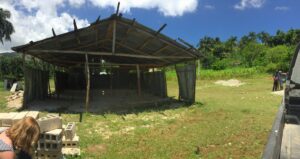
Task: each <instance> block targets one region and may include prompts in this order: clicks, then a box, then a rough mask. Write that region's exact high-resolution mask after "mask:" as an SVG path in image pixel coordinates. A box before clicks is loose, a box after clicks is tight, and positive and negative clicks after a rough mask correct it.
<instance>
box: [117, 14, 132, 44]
mask: <svg viewBox="0 0 300 159" xmlns="http://www.w3.org/2000/svg"><path fill="white" fill-rule="evenodd" d="M134 24H135V18H133V20H132V23H131V25H130V26H129V27H128V29H127V30H126V33H125V36H124V37H123V38H122V40H121V41H120V43H121V44H123V43H124V41H126V40H127V37H128V34H129V32H130V31H131V30H132V29H133V28H134Z"/></svg>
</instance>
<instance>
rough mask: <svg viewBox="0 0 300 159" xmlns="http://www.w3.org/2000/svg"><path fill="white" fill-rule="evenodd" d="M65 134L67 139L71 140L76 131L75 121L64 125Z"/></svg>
mask: <svg viewBox="0 0 300 159" xmlns="http://www.w3.org/2000/svg"><path fill="white" fill-rule="evenodd" d="M64 132H65V136H66V139H67V140H72V139H73V138H74V136H75V133H76V127H75V122H70V123H68V124H67V126H66V127H65V131H64Z"/></svg>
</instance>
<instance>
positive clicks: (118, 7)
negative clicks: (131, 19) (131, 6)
mask: <svg viewBox="0 0 300 159" xmlns="http://www.w3.org/2000/svg"><path fill="white" fill-rule="evenodd" d="M119 9H120V2H118V6H117V11H116V15H118V14H119Z"/></svg>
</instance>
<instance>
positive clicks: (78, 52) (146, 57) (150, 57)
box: [28, 50, 191, 59]
mask: <svg viewBox="0 0 300 159" xmlns="http://www.w3.org/2000/svg"><path fill="white" fill-rule="evenodd" d="M28 53H54V54H88V55H98V56H120V57H131V58H142V59H191V57H186V56H150V55H133V54H127V53H117V54H112V53H111V52H94V51H76V50H72V51H69V50H68V51H67V50H28Z"/></svg>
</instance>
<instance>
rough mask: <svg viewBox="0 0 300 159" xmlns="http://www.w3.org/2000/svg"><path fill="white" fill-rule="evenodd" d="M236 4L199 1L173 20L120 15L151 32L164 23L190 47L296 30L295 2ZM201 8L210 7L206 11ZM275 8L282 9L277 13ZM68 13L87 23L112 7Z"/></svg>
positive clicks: (147, 13) (141, 12)
mask: <svg viewBox="0 0 300 159" xmlns="http://www.w3.org/2000/svg"><path fill="white" fill-rule="evenodd" d="M237 2H238V0H202V1H199V2H198V6H197V9H196V11H194V12H192V13H186V14H184V15H183V16H176V17H169V16H167V17H166V16H164V15H163V14H162V13H159V12H157V10H156V9H150V10H146V9H131V10H130V13H125V14H124V16H125V17H129V18H136V19H137V20H138V21H139V22H141V23H142V24H145V25H147V26H149V27H151V28H153V29H158V28H159V27H160V26H161V25H163V24H164V23H167V27H166V28H165V29H164V30H163V33H164V34H166V35H168V36H171V37H172V38H177V37H181V38H183V39H185V40H186V41H189V42H190V43H192V44H194V45H196V44H197V43H198V41H199V39H200V38H202V37H203V36H205V35H207V36H213V37H221V39H222V40H226V39H227V38H228V37H230V36H238V37H240V36H243V35H245V34H247V33H248V32H250V31H254V32H260V31H266V32H268V33H270V34H275V33H276V31H277V30H278V29H280V30H284V31H286V30H288V29H290V28H294V29H297V28H300V20H299V19H300V16H299V10H298V9H297V6H298V7H299V6H300V1H298V0H272V1H266V2H265V4H264V5H263V6H262V7H261V8H247V9H244V10H237V9H234V5H235V4H236V3H237ZM121 5H122V2H121ZM205 5H210V6H213V7H214V8H211V9H207V8H205V7H204V6H205ZM276 7H284V8H283V9H282V8H281V10H280V8H279V9H278V8H277V9H276ZM297 10H298V11H297ZM70 12H71V13H74V14H75V15H77V16H79V17H81V18H87V19H88V21H89V22H91V21H94V20H95V19H96V18H97V16H98V15H101V17H107V16H109V15H110V14H111V13H113V12H114V8H112V7H110V8H106V9H99V8H97V7H93V6H91V5H88V4H86V5H85V6H84V7H82V8H79V9H74V8H73V9H70Z"/></svg>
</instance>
